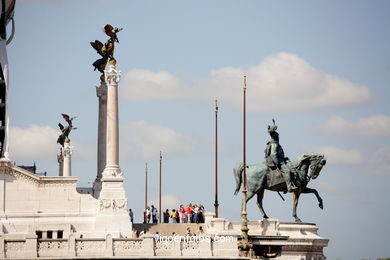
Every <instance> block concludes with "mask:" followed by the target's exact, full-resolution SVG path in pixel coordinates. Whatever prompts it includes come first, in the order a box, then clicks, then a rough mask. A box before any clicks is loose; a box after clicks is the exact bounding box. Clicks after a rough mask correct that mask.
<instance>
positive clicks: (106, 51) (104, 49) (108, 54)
mask: <svg viewBox="0 0 390 260" xmlns="http://www.w3.org/2000/svg"><path fill="white" fill-rule="evenodd" d="M102 30H103V32H104V33H105V34H106V35H107V36H108V37H109V39H108V40H107V41H106V43H104V44H103V43H102V42H100V41H98V40H95V41H94V42H91V46H92V47H93V48H94V49H95V50H96V51H97V53H98V54H99V55H100V56H102V58H100V59H97V60H96V61H95V62H94V63H93V64H92V65H93V67H94V70H98V71H100V72H101V73H102V74H103V75H104V69H105V68H106V65H107V62H108V60H110V61H111V60H115V58H114V49H115V42H117V43H119V40H118V36H117V33H118V32H120V31H122V30H123V28H117V27H115V28H114V27H112V26H111V25H110V24H106V25H105V26H103V28H102Z"/></svg>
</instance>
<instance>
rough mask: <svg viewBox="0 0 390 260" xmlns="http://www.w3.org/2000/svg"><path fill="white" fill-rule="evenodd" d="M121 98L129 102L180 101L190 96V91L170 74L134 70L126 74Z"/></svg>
mask: <svg viewBox="0 0 390 260" xmlns="http://www.w3.org/2000/svg"><path fill="white" fill-rule="evenodd" d="M121 91H122V94H121V96H122V97H123V98H124V99H127V100H137V101H142V100H164V101H172V100H179V99H182V98H185V97H187V96H188V89H187V88H185V87H184V85H183V84H182V83H181V82H180V80H179V79H177V78H176V77H175V76H173V75H172V74H170V73H168V72H164V71H161V72H152V71H148V70H142V69H134V70H132V71H130V72H129V73H127V74H126V76H125V79H124V84H123V86H121Z"/></svg>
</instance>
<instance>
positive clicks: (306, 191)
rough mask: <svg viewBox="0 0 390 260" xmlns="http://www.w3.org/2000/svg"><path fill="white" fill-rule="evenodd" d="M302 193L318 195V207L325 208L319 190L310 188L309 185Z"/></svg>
mask: <svg viewBox="0 0 390 260" xmlns="http://www.w3.org/2000/svg"><path fill="white" fill-rule="evenodd" d="M302 193H313V194H314V195H316V197H317V200H318V207H320V208H321V209H324V204H323V202H322V198H321V197H320V195H319V194H318V191H317V190H316V189H310V188H308V187H306V188H305V189H304V190H303V191H302Z"/></svg>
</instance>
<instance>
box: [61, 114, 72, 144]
mask: <svg viewBox="0 0 390 260" xmlns="http://www.w3.org/2000/svg"><path fill="white" fill-rule="evenodd" d="M61 115H62V117H63V118H64V119H65V121H66V122H67V123H68V126H66V127H64V126H63V125H62V124H61V123H58V126H59V128H60V129H61V134H60V136H59V137H58V139H57V144H60V145H61V146H62V147H63V146H64V143H65V140H66V139H68V138H69V133H70V132H71V131H72V130H73V129H74V130H76V129H77V128H76V127H73V124H72V121H73V119H75V118H76V117H70V116H68V115H67V114H61Z"/></svg>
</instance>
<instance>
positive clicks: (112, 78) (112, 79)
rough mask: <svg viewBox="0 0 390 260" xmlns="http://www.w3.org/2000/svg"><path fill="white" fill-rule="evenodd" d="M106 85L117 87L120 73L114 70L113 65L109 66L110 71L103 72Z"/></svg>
mask: <svg viewBox="0 0 390 260" xmlns="http://www.w3.org/2000/svg"><path fill="white" fill-rule="evenodd" d="M104 76H105V79H106V82H107V83H108V85H118V83H119V81H120V80H121V71H119V70H117V69H116V66H115V64H110V69H109V70H108V71H105V72H104Z"/></svg>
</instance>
